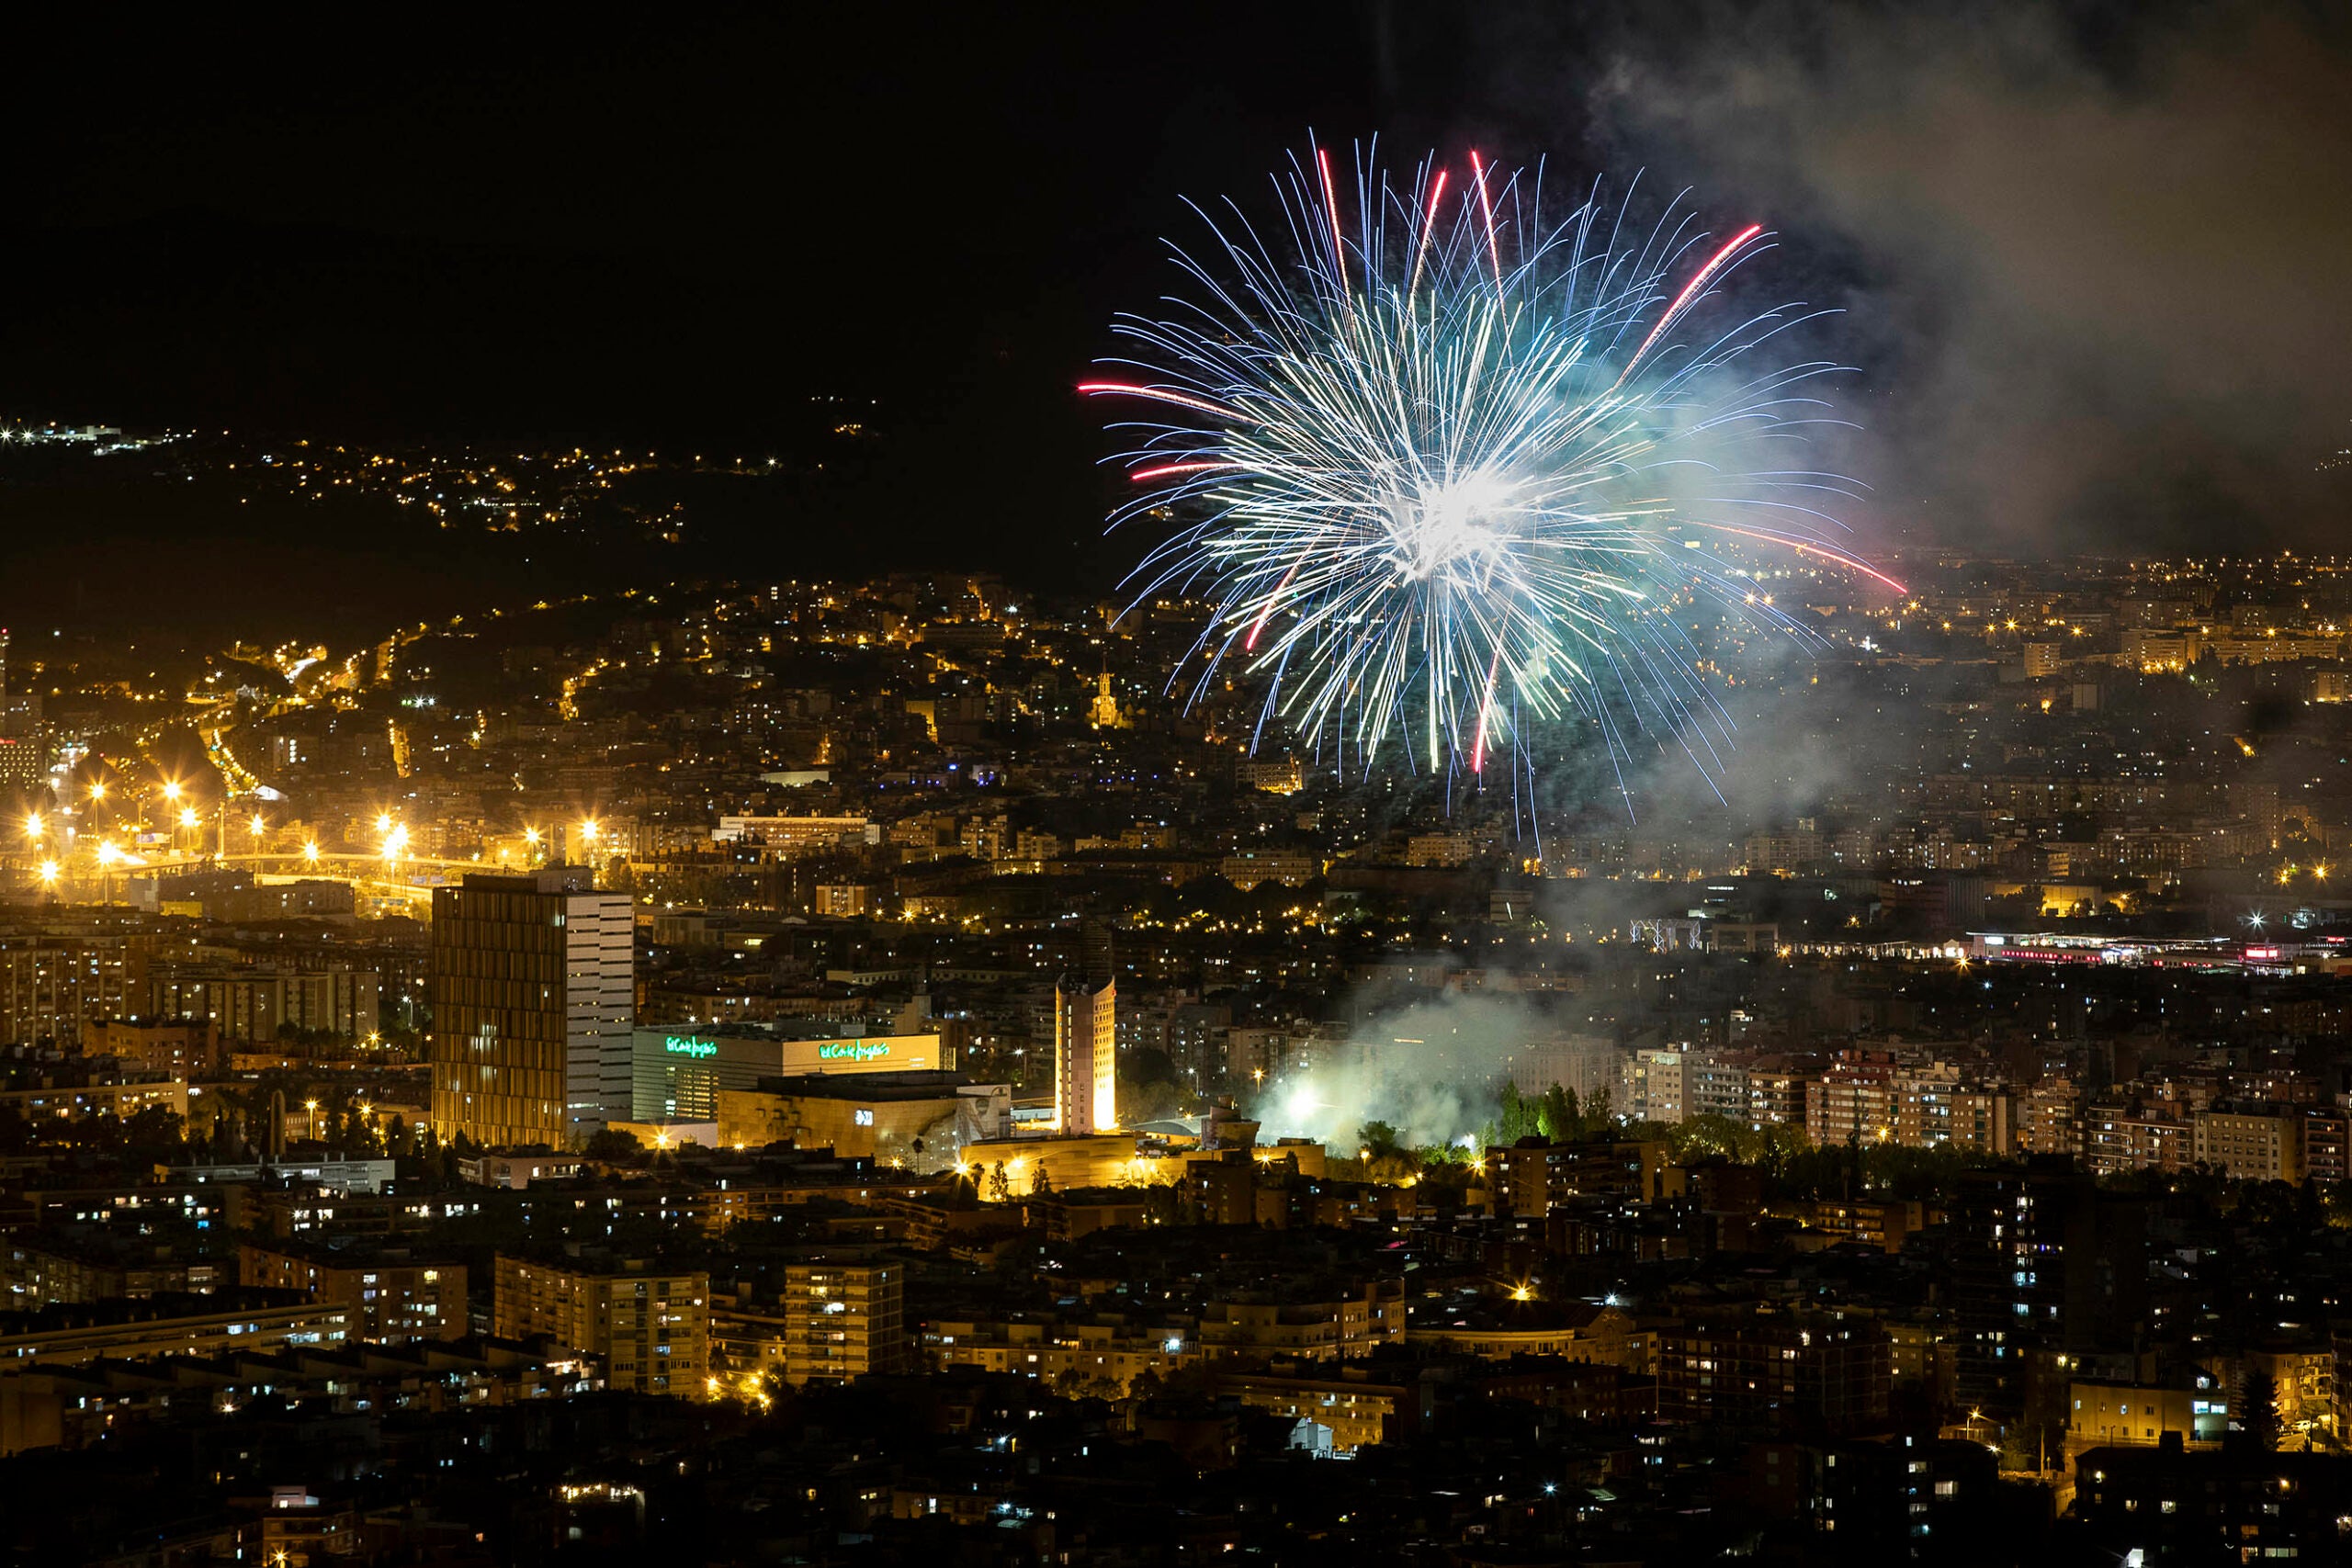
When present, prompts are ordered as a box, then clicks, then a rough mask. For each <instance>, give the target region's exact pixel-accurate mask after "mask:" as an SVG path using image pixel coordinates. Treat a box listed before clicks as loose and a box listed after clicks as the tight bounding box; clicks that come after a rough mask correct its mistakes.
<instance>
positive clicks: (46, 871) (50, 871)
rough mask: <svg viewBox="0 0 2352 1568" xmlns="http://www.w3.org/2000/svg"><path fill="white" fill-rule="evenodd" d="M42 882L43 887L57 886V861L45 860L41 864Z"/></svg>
mask: <svg viewBox="0 0 2352 1568" xmlns="http://www.w3.org/2000/svg"><path fill="white" fill-rule="evenodd" d="M40 882H41V886H44V887H55V886H57V863H56V862H55V861H53V860H45V861H43V862H41V863H40Z"/></svg>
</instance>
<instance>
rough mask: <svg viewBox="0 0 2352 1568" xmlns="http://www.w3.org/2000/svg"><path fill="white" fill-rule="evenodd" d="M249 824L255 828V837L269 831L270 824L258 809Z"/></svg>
mask: <svg viewBox="0 0 2352 1568" xmlns="http://www.w3.org/2000/svg"><path fill="white" fill-rule="evenodd" d="M248 826H250V827H251V828H252V829H253V830H254V838H256V839H258V838H260V837H261V836H262V835H263V834H264V833H266V832H268V831H269V824H268V823H267V822H265V821H263V820H262V815H261V813H260V812H258V811H256V812H254V819H253V821H252V822H251V823H249V824H248Z"/></svg>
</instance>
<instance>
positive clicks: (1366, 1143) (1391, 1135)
mask: <svg viewBox="0 0 2352 1568" xmlns="http://www.w3.org/2000/svg"><path fill="white" fill-rule="evenodd" d="M1356 1141H1357V1143H1358V1144H1360V1145H1363V1147H1364V1148H1365V1149H1367V1150H1369V1151H1370V1153H1371V1156H1372V1157H1373V1158H1374V1159H1383V1158H1389V1157H1393V1156H1397V1155H1400V1154H1402V1153H1404V1152H1405V1145H1404V1144H1403V1142H1402V1141H1401V1140H1400V1139H1399V1138H1398V1137H1397V1129H1396V1128H1394V1127H1392V1126H1390V1125H1389V1124H1388V1123H1387V1122H1365V1123H1364V1124H1363V1126H1361V1127H1359V1128H1357V1129H1356Z"/></svg>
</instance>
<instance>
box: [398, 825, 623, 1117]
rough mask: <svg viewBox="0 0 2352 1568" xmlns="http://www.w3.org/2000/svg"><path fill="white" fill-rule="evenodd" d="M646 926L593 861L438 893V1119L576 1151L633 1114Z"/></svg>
mask: <svg viewBox="0 0 2352 1568" xmlns="http://www.w3.org/2000/svg"><path fill="white" fill-rule="evenodd" d="M635 940H636V923H635V918H634V915H633V912H632V910H631V909H630V907H629V897H628V895H627V894H625V893H599V892H597V891H595V888H594V877H593V875H592V874H591V873H590V872H589V871H588V870H587V868H585V867H583V866H549V867H547V868H545V869H543V870H541V871H538V872H536V873H533V874H527V875H522V876H486V875H471V876H468V877H467V878H466V879H465V882H464V884H463V886H458V887H443V888H439V889H436V890H435V893H434V895H433V969H432V978H433V1039H432V1058H433V1124H434V1128H435V1131H436V1132H438V1133H439V1134H440V1135H441V1136H442V1137H443V1138H453V1137H455V1136H457V1134H459V1133H461V1132H462V1133H464V1134H467V1135H468V1136H469V1137H470V1138H472V1139H473V1140H474V1141H475V1142H476V1143H479V1144H482V1145H489V1146H492V1147H502V1146H513V1145H523V1144H548V1145H553V1146H555V1147H558V1148H563V1147H567V1146H571V1145H576V1144H577V1143H579V1142H581V1141H582V1140H584V1139H585V1138H586V1137H587V1136H588V1134H592V1133H594V1132H596V1131H597V1130H599V1129H600V1128H602V1127H603V1126H604V1125H605V1123H606V1122H613V1121H625V1120H627V1119H628V1115H629V1109H630V1108H629V1065H630V1064H629V1029H630V1025H631V1023H632V1022H633V1021H634V1017H635V1012H636V1008H635V992H634V986H635V979H636V976H635V968H634V963H635Z"/></svg>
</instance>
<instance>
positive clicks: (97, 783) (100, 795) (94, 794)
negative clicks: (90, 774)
mask: <svg viewBox="0 0 2352 1568" xmlns="http://www.w3.org/2000/svg"><path fill="white" fill-rule="evenodd" d="M106 797H107V781H106V780H104V779H92V780H91V781H90V798H91V799H92V800H104V799H105V798H106Z"/></svg>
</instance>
